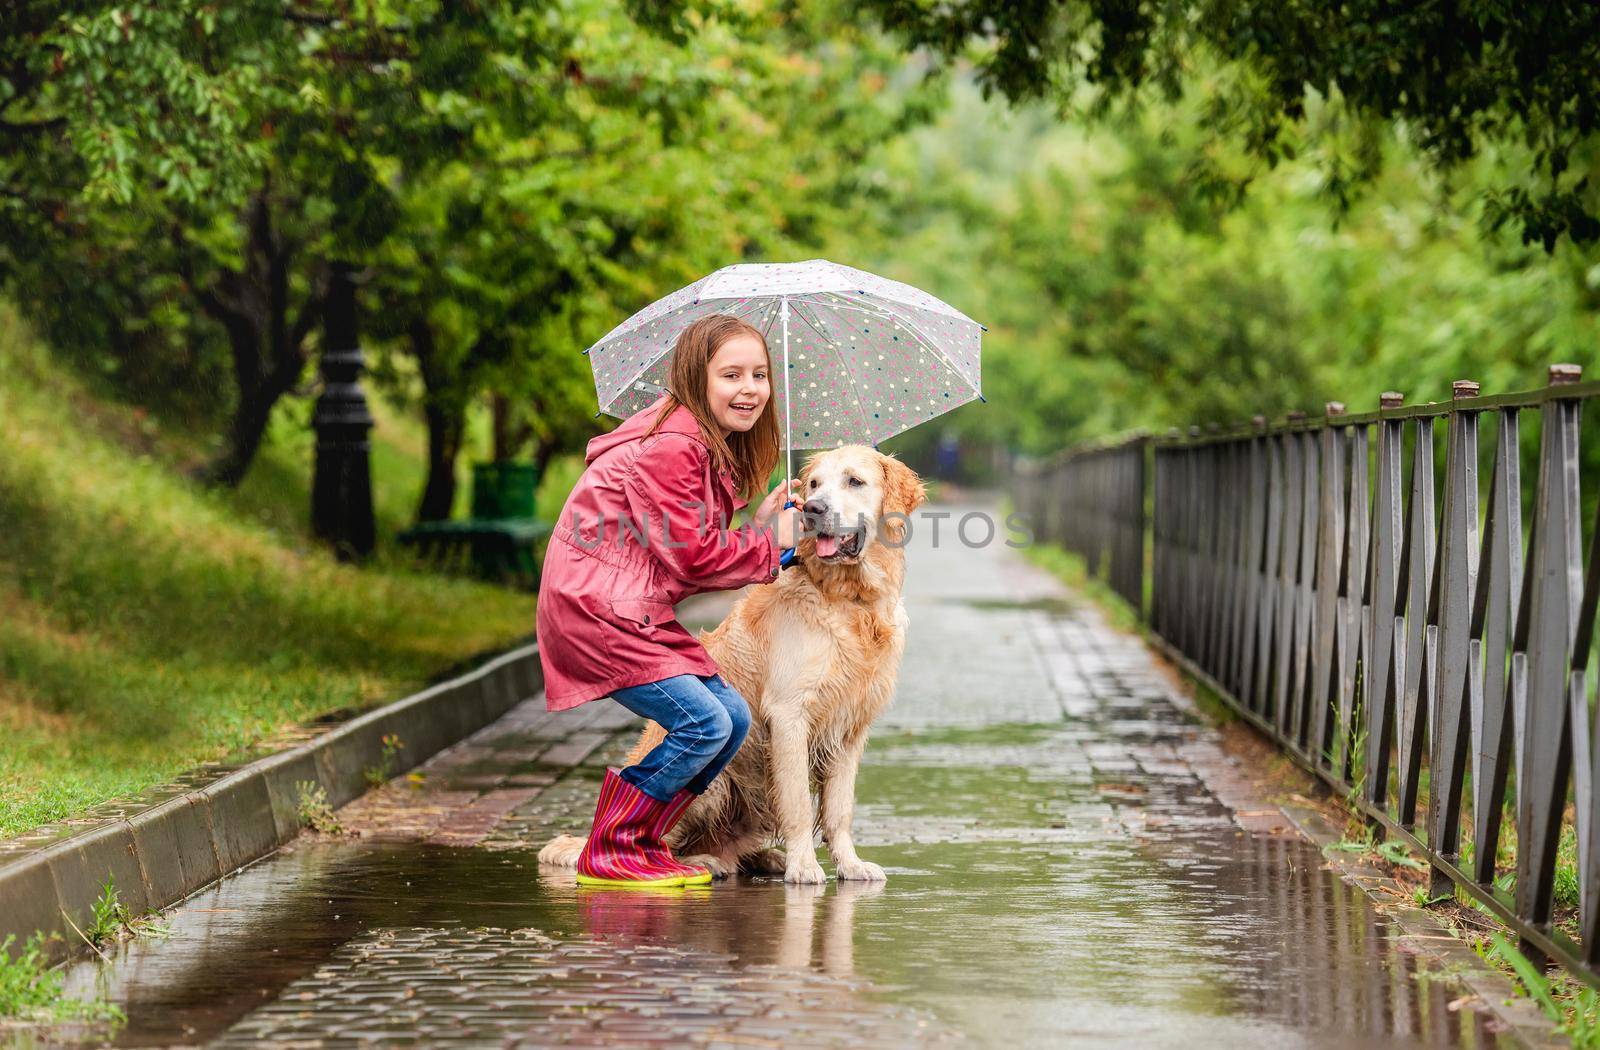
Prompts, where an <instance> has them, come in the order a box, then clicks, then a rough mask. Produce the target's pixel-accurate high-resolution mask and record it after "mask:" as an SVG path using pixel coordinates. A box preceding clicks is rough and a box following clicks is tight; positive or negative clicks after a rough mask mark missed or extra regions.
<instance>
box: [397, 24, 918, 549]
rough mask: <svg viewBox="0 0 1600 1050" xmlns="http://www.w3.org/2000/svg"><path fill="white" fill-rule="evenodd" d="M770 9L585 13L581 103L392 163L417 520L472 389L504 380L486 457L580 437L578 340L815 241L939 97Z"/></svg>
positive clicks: (548, 449) (539, 451) (882, 48)
mask: <svg viewBox="0 0 1600 1050" xmlns="http://www.w3.org/2000/svg"><path fill="white" fill-rule="evenodd" d="M782 11H783V8H782V7H781V6H776V5H775V6H774V7H772V8H770V9H768V8H765V7H752V8H749V9H748V10H746V11H745V12H744V13H743V14H741V15H737V16H736V15H734V14H732V13H731V12H724V13H723V15H724V17H720V18H718V19H715V20H702V21H700V22H698V23H697V26H696V31H695V33H694V34H693V36H692V37H685V38H682V39H681V40H680V39H673V38H662V37H660V36H658V35H654V34H647V33H642V32H641V31H640V30H638V29H637V28H634V27H630V26H629V25H628V24H627V23H626V22H625V21H623V20H622V19H621V16H620V15H619V14H617V13H611V14H609V15H606V14H604V13H603V12H602V11H596V12H595V13H594V14H593V15H592V18H594V19H596V20H605V19H609V21H608V22H605V29H604V31H603V32H592V33H589V34H586V35H585V37H584V39H583V40H582V41H581V42H579V43H575V44H574V46H573V48H572V50H571V51H570V52H569V59H568V69H569V70H570V71H571V76H572V79H573V80H574V82H575V84H577V85H579V89H581V91H582V96H581V97H582V98H583V104H582V105H577V104H574V105H573V106H571V107H570V108H568V109H565V110H563V111H561V112H560V114H559V115H558V116H556V117H553V118H552V119H551V120H549V121H547V122H546V123H545V124H543V125H542V126H541V128H540V129H539V134H538V135H537V136H531V135H526V134H518V133H517V132H516V129H513V128H509V127H504V126H497V125H493V124H486V123H480V124H479V134H480V135H481V136H485V137H486V139H492V140H493V141H494V143H495V145H494V146H493V147H492V148H493V152H494V155H495V159H494V160H493V161H492V162H489V163H479V164H474V165H465V164H452V165H448V166H444V167H440V168H437V169H436V170H435V171H434V172H433V174H432V175H431V176H415V177H414V176H413V175H411V174H410V173H405V174H404V176H403V177H402V178H400V179H399V180H398V183H399V184H400V185H401V186H402V189H401V191H400V193H399V200H400V202H401V210H402V216H403V218H402V221H401V222H400V224H399V226H398V228H397V231H396V234H395V235H394V236H393V237H391V238H390V239H389V241H388V242H387V244H386V246H385V249H384V251H383V252H382V253H381V258H380V261H379V263H378V268H377V271H376V274H375V281H374V283H375V284H376V285H377V286H380V287H381V288H382V289H383V291H382V292H381V293H380V295H379V296H378V297H377V298H376V299H375V303H376V304H377V311H376V316H374V317H373V318H372V325H373V327H372V328H371V330H372V331H373V332H374V334H375V335H377V334H382V335H385V336H387V337H390V338H392V339H394V340H395V344H394V345H395V346H396V347H398V348H402V349H403V350H404V351H405V352H407V353H408V354H409V355H410V356H412V357H413V358H414V359H415V362H416V365H417V368H416V372H417V374H418V375H419V376H420V378H421V380H422V386H423V391H422V396H421V401H422V406H423V410H424V413H425V415H426V417H427V419H428V423H429V432H430V442H429V447H430V464H429V474H428V481H427V483H426V485H425V486H424V492H423V496H422V499H421V503H420V506H419V517H421V518H423V519H424V520H427V519H430V518H438V517H444V516H446V515H448V513H449V512H450V508H451V506H452V504H453V502H454V494H455V461H456V458H457V456H458V454H459V451H460V447H461V437H462V434H463V433H464V425H465V412H466V408H467V406H468V404H470V403H472V401H474V400H475V399H476V397H477V396H478V395H479V393H480V392H481V391H483V390H485V389H487V390H491V391H493V392H494V393H495V394H496V395H497V397H498V399H499V406H500V407H499V409H498V410H497V412H496V416H497V422H498V424H499V425H498V427H497V431H498V433H499V436H500V437H501V438H502V439H503V440H501V441H497V442H496V446H497V447H496V452H497V454H502V455H508V456H509V455H511V454H513V453H517V452H521V451H522V450H523V449H527V450H528V451H529V452H530V453H531V455H532V457H533V460H534V462H535V463H536V464H537V465H539V466H540V467H541V469H542V468H543V467H544V466H546V465H547V464H548V463H549V461H550V459H551V458H552V457H553V456H554V455H556V454H557V453H558V452H561V451H566V450H568V449H571V448H574V447H576V446H579V445H580V444H581V443H582V441H583V440H585V439H586V438H587V437H588V436H590V435H592V434H593V433H595V432H596V430H597V429H598V428H599V425H600V424H599V423H598V421H597V420H596V419H595V413H594V386H593V380H592V378H591V375H590V372H589V367H588V361H587V359H586V358H585V357H583V356H582V355H581V354H580V353H579V351H580V350H581V349H582V348H583V347H585V346H587V345H588V344H589V343H591V342H593V341H594V340H595V339H596V338H598V337H599V336H601V335H603V334H604V333H605V331H606V330H607V329H609V328H610V327H611V326H612V325H614V324H616V323H617V322H618V321H620V320H621V319H622V318H624V317H626V316H627V315H628V314H630V313H632V312H633V311H634V310H635V309H637V308H638V307H640V306H642V305H644V304H645V303H647V302H649V301H650V300H652V299H654V298H656V297H658V296H660V295H662V294H665V293H666V292H667V291H670V290H671V289H673V288H675V287H678V286H680V285H682V284H685V283H688V282H689V281H692V280H695V279H696V278H698V277H701V276H703V275H704V274H705V273H707V272H709V271H711V270H713V269H716V268H718V267H720V266H724V265H727V264H728V263H730V262H735V261H740V260H743V259H760V260H771V259H776V258H781V257H784V256H786V255H791V254H793V253H796V252H798V251H799V250H801V248H802V247H803V246H804V245H806V244H808V243H810V242H814V241H815V240H816V238H817V236H818V234H819V232H820V231H821V230H823V229H826V228H827V227H828V226H829V224H830V223H833V222H836V221H840V220H839V217H840V216H842V215H844V214H845V211H846V209H847V207H848V206H849V205H850V204H852V203H853V201H854V199H855V198H856V197H857V196H858V195H860V194H862V193H866V192H870V187H869V186H868V185H867V184H866V180H865V178H864V174H863V173H864V171H865V170H866V166H865V165H863V164H862V163H861V162H862V160H863V159H864V158H865V157H866V155H867V154H868V153H869V152H870V151H872V150H873V149H875V148H877V147H878V146H879V145H880V144H881V143H882V142H883V141H884V140H885V139H886V138H888V137H892V136H893V135H894V134H896V133H897V132H898V131H899V130H901V129H903V128H904V127H907V126H909V125H910V124H912V123H915V122H916V121H918V120H920V119H921V118H922V115H924V114H926V113H927V112H930V111H931V100H930V94H931V90H932V89H931V88H928V87H913V88H912V89H910V90H907V91H902V92H891V91H889V90H887V89H886V82H887V77H888V75H889V74H890V73H891V72H893V70H894V68H895V67H896V66H897V65H898V64H899V63H900V61H901V60H900V58H899V56H898V53H897V51H896V50H895V49H894V48H892V47H891V46H889V45H888V44H887V42H885V41H883V40H881V39H879V38H877V37H876V36H874V35H872V34H867V33H861V32H859V31H853V30H846V31H844V32H841V31H839V29H838V28H837V26H838V13H837V12H834V13H832V14H831V15H830V14H829V13H828V12H827V11H824V10H817V11H814V12H811V13H809V14H808V15H807V16H806V17H805V18H800V17H798V16H790V17H786V16H784V15H783V14H782ZM830 19H831V21H830ZM619 88H620V89H619ZM579 89H575V91H576V90H579ZM386 371H397V370H393V369H387V370H386Z"/></svg>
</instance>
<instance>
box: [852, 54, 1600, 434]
mask: <svg viewBox="0 0 1600 1050" xmlns="http://www.w3.org/2000/svg"><path fill="white" fill-rule="evenodd" d="M1193 105H1194V103H1193V102H1192V101H1188V100H1185V101H1181V102H1179V103H1177V104H1174V105H1172V106H1165V105H1163V106H1152V107H1151V108H1150V109H1148V110H1147V111H1145V112H1143V113H1142V114H1140V115H1139V116H1138V117H1137V118H1133V119H1128V120H1124V121H1120V122H1117V123H1115V124H1099V125H1095V126H1093V127H1090V128H1085V127H1083V126H1080V125H1073V124H1065V125H1064V124H1061V123H1060V122H1059V121H1058V120H1057V119H1056V118H1055V116H1054V114H1052V113H1050V112H1048V111H1045V110H1043V109H1028V110H1021V111H1014V112H1007V111H998V110H997V109H996V108H995V107H994V106H993V105H992V104H990V103H985V102H984V101H982V100H981V99H980V98H979V97H978V92H977V91H976V89H975V88H971V87H969V86H964V85H963V86H958V89H957V90H956V93H955V98H954V100H953V103H952V105H951V108H950V110H949V112H948V113H947V115H946V116H944V117H943V118H941V119H940V120H939V121H938V122H937V123H936V124H935V125H934V126H932V127H930V128H928V129H925V130H922V131H919V132H917V133H915V134H913V135H912V136H910V137H909V138H908V140H907V141H905V142H903V143H897V144H894V145H893V146H891V147H890V149H889V150H888V160H887V162H886V172H887V177H888V179H889V181H890V184H891V185H892V186H893V187H895V188H896V190H897V192H899V193H900V194H902V195H903V199H905V200H907V201H909V202H910V203H908V204H906V205H904V206H899V207H897V209H896V210H895V211H894V212H892V213H890V212H886V213H884V214H883V215H882V217H881V224H871V223H864V224H862V225H863V227H864V228H866V229H868V230H878V229H881V232H880V233H878V234H877V235H875V236H873V237H871V238H870V239H867V238H858V239H857V240H856V242H855V243H856V244H857V249H856V250H857V251H858V252H859V253H860V255H861V256H864V257H865V259H866V262H865V263H864V264H865V265H867V266H868V268H880V269H882V270H884V271H885V272H888V273H890V274H892V275H893V276H895V277H898V278H900V279H902V280H906V281H908V282H910V283H912V284H917V285H920V286H922V287H926V288H929V289H931V290H933V291H934V292H935V293H936V294H942V295H944V296H945V297H946V298H948V299H949V300H950V301H952V302H953V303H954V304H955V305H957V306H958V307H960V308H961V309H962V310H964V311H965V312H966V313H968V314H969V315H970V316H973V317H975V318H977V319H978V320H980V321H983V322H984V323H986V324H987V325H988V326H989V332H988V333H987V334H986V335H985V337H984V391H985V393H986V395H987V396H988V400H989V404H988V405H982V404H973V405H968V406H963V407H962V408H961V409H958V410H957V411H956V412H955V413H952V414H951V416H949V417H947V418H945V419H942V420H940V422H939V423H938V424H937V425H935V426H928V427H922V428H919V429H918V430H917V431H914V432H912V433H909V434H907V435H906V436H905V437H904V438H901V439H896V441H895V443H894V445H893V446H892V447H895V448H899V449H903V450H905V449H909V450H915V449H918V448H922V447H925V446H926V445H928V444H929V443H931V442H932V441H935V440H937V439H938V437H939V436H940V434H941V432H942V431H944V430H946V429H948V430H951V431H954V432H955V433H956V434H958V435H959V436H960V437H961V438H962V439H963V440H964V441H966V442H967V443H969V445H971V446H973V447H975V448H982V447H983V446H986V445H998V446H1001V447H1004V448H1008V449H1012V450H1016V451H1019V452H1022V453H1025V454H1033V455H1042V454H1046V453H1049V452H1053V451H1055V450H1057V449H1060V448H1062V447H1065V446H1068V445H1071V444H1074V443H1076V442H1078V441H1083V440H1088V439H1092V438H1101V437H1104V436H1107V435H1110V434H1116V433H1119V432H1126V431H1131V430H1134V429H1145V430H1150V431H1155V432H1158V433H1159V432H1163V431H1165V430H1166V429H1167V428H1169V427H1188V426H1190V425H1193V424H1202V425H1203V424H1207V423H1222V424H1233V423H1238V422H1244V421H1248V420H1249V419H1250V418H1251V417H1252V416H1254V415H1256V414H1261V415H1264V416H1266V417H1268V418H1281V416H1282V415H1283V414H1284V413H1285V412H1287V411H1289V410H1292V409H1297V410H1301V411H1305V412H1307V413H1309V414H1312V415H1320V414H1321V413H1322V412H1323V411H1324V406H1325V403H1326V401H1328V400H1329V399H1337V400H1340V401H1343V402H1345V403H1347V404H1348V405H1349V406H1350V408H1351V410H1353V411H1361V410H1369V409H1371V408H1373V407H1375V406H1376V404H1377V399H1378V395H1379V394H1380V393H1381V392H1382V391H1384V390H1390V389H1393V390H1399V391H1402V392H1404V393H1405V394H1406V395H1407V401H1408V403H1417V402H1423V401H1429V400H1436V399H1443V398H1445V397H1446V396H1448V393H1449V389H1450V386H1449V384H1450V381H1451V380H1453V379H1458V378H1473V379H1477V380H1478V381H1480V382H1481V383H1482V384H1483V389H1484V390H1485V391H1486V392H1491V393H1492V392H1502V391H1510V390H1520V389H1527V388H1529V387H1534V386H1539V385H1543V383H1544V381H1545V377H1544V369H1545V366H1546V365H1548V364H1549V363H1551V362H1554V361H1577V362H1580V363H1584V362H1589V361H1592V360H1593V347H1594V346H1595V345H1597V343H1600V322H1597V317H1600V314H1597V311H1596V307H1597V306H1600V255H1596V254H1595V253H1594V252H1593V250H1581V249H1578V248H1575V247H1573V246H1570V245H1563V246H1560V247H1558V248H1557V250H1556V252H1555V254H1554V255H1553V256H1550V255H1546V254H1545V253H1544V252H1543V250H1542V249H1538V248H1529V247H1526V246H1523V245H1521V244H1519V243H1517V242H1516V239H1515V238H1513V237H1509V236H1504V235H1489V236H1485V235H1483V234H1482V233H1481V231H1480V229H1479V227H1478V225H1477V223H1476V222H1475V217H1476V215H1477V206H1476V205H1475V204H1474V200H1475V197H1474V192H1475V187H1480V186H1483V185H1488V184H1490V183H1492V181H1493V179H1494V178H1496V177H1498V171H1499V168H1500V166H1501V165H1503V164H1509V163H1511V162H1512V161H1513V160H1514V159H1515V151H1514V150H1511V151H1506V150H1501V151H1497V152H1496V154H1495V155H1494V156H1485V157H1483V158H1480V160H1479V161H1477V162H1474V164H1473V166H1472V167H1471V168H1470V169H1466V170H1464V172H1463V174H1462V176H1461V185H1459V186H1457V187H1456V188H1454V189H1452V188H1451V187H1449V186H1447V185H1445V184H1442V183H1440V182H1439V181H1438V180H1436V179H1435V178H1433V177H1432V176H1431V175H1430V174H1429V169H1428V167H1427V165H1426V164H1425V163H1424V161H1423V160H1421V159H1420V158H1419V157H1418V156H1417V154H1416V152H1415V150H1414V149H1413V148H1411V147H1408V146H1407V145H1406V144H1405V143H1404V142H1403V141H1401V140H1399V139H1398V138H1385V139H1383V140H1382V142H1381V144H1382V147H1383V149H1384V151H1385V158H1386V164H1385V167H1384V169H1383V170H1382V172H1381V173H1380V174H1379V175H1378V176H1376V178H1375V180H1374V181H1373V182H1372V183H1371V184H1370V189H1369V192H1368V193H1367V195H1366V196H1365V197H1364V198H1363V199H1362V200H1361V201H1360V202H1359V203H1357V204H1354V205H1353V206H1352V207H1351V208H1350V209H1349V211H1348V212H1347V213H1346V214H1345V215H1344V216H1343V218H1342V219H1341V220H1340V221H1339V223H1338V224H1337V225H1336V226H1332V227H1330V224H1329V216H1328V212H1327V208H1326V205H1325V203H1324V201H1323V197H1322V188H1321V187H1322V182H1321V176H1320V175H1319V173H1318V171H1317V170H1316V167H1315V165H1314V164H1312V163H1311V162H1309V161H1305V160H1300V161H1286V162H1284V163H1282V164H1280V165H1279V166H1278V167H1277V169H1276V170H1274V171H1273V172H1271V173H1270V174H1266V175H1263V176H1261V177H1259V178H1258V179H1257V180H1256V182H1255V183H1254V185H1253V187H1252V192H1251V193H1250V195H1249V196H1248V197H1247V198H1246V199H1244V200H1243V201H1242V202H1241V203H1239V204H1237V205H1236V206H1232V207H1229V208H1220V209H1219V208H1218V207H1216V206H1215V204H1214V203H1213V202H1211V201H1210V200H1208V199H1207V197H1206V195H1205V192H1204V186H1203V185H1202V184H1201V183H1200V182H1198V181H1197V179H1196V176H1195V174H1194V171H1193V168H1192V165H1191V163H1190V161H1191V159H1192V157H1193V155H1194V154H1195V152H1196V151H1197V150H1199V149H1201V145H1200V143H1198V142H1197V141H1196V139H1195V137H1194V135H1193V134H1192V133H1189V132H1186V131H1185V130H1184V128H1185V123H1184V121H1185V114H1186V113H1188V112H1189V111H1190V108H1192V106H1193ZM843 250H844V249H843V248H842V249H841V251H843Z"/></svg>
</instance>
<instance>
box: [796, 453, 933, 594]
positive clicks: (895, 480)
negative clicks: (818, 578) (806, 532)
mask: <svg viewBox="0 0 1600 1050" xmlns="http://www.w3.org/2000/svg"><path fill="white" fill-rule="evenodd" d="M800 482H801V491H802V492H803V493H804V494H805V500H806V502H805V506H804V508H803V509H804V510H805V513H806V518H807V528H808V529H810V530H812V531H814V532H815V551H816V557H817V559H818V560H819V561H822V562H824V563H825V564H829V565H834V564H840V563H843V564H853V563H855V562H858V561H860V560H861V558H862V557H863V556H864V555H865V554H866V553H867V551H868V549H869V548H870V546H871V544H872V543H873V542H875V541H876V540H877V539H878V538H879V536H878V528H879V526H880V524H881V525H882V527H883V529H884V532H885V534H886V535H888V537H889V538H890V539H891V540H892V541H897V540H898V539H899V538H900V534H901V531H902V530H903V528H904V525H903V523H902V522H901V520H900V519H899V518H898V516H899V515H909V514H910V513H911V512H912V511H913V510H915V509H916V508H917V507H918V506H919V505H920V504H921V503H922V501H923V500H924V499H925V498H926V496H925V494H924V492H923V488H922V481H921V479H919V478H918V477H917V475H916V473H915V472H914V471H912V469H911V468H910V467H908V466H906V465H905V464H904V463H901V462H900V461H899V460H897V459H894V458H893V457H890V456H885V455H884V454H883V453H881V452H879V451H877V450H876V449H872V448H868V447H866V446H865V445H845V446H843V447H842V448H836V449H831V450H829V451H827V452H822V453H818V454H817V455H816V456H813V457H812V459H811V461H810V462H809V463H807V464H806V467H805V469H804V470H802V471H801V472H800ZM886 515H887V516H889V517H888V518H887V519H886Z"/></svg>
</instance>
